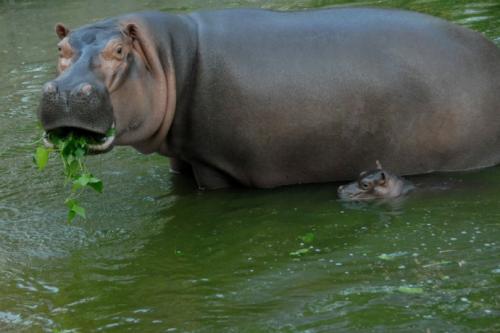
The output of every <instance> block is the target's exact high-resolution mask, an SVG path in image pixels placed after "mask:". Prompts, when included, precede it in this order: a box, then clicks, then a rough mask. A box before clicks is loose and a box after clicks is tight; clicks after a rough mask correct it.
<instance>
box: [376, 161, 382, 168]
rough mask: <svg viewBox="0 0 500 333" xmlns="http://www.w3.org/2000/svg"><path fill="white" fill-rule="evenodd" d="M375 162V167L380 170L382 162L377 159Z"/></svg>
mask: <svg viewBox="0 0 500 333" xmlns="http://www.w3.org/2000/svg"><path fill="white" fill-rule="evenodd" d="M375 164H377V169H379V170H382V164H380V161H379V160H377V161H376V162H375Z"/></svg>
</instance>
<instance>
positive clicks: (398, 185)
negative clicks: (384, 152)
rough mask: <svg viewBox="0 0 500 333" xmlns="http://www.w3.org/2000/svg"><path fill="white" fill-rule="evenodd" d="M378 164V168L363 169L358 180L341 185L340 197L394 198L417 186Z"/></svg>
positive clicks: (347, 198) (351, 198)
mask: <svg viewBox="0 0 500 333" xmlns="http://www.w3.org/2000/svg"><path fill="white" fill-rule="evenodd" d="M377 164H378V165H377V169H374V170H370V171H363V172H361V173H360V175H359V177H358V179H357V180H356V181H354V182H351V183H349V184H347V185H342V186H339V188H338V190H337V193H338V196H339V198H340V199H342V200H352V201H363V200H375V199H393V198H397V197H400V196H403V195H405V194H407V193H408V192H410V191H412V190H413V189H414V188H415V187H414V186H413V185H412V184H411V183H410V182H409V181H407V180H405V179H403V178H401V177H399V176H397V175H395V174H392V173H390V172H387V171H386V170H384V169H383V168H382V166H381V165H380V164H379V163H377Z"/></svg>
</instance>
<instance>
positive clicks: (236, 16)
mask: <svg viewBox="0 0 500 333" xmlns="http://www.w3.org/2000/svg"><path fill="white" fill-rule="evenodd" d="M123 21H126V22H130V21H133V22H140V24H139V27H144V29H146V30H147V31H148V34H147V37H141V38H149V39H150V40H149V43H150V44H151V45H153V46H152V47H151V46H150V47H148V48H147V50H148V51H147V52H146V56H145V58H146V59H149V58H151V57H150V56H149V58H148V54H147V53H148V52H151V49H156V52H157V54H156V55H155V56H157V57H158V59H159V62H160V63H161V65H162V68H163V74H161V75H163V77H164V78H165V77H167V79H165V81H166V82H167V84H163V83H162V85H161V86H162V87H163V86H166V88H162V89H164V91H160V92H159V93H158V94H155V95H154V96H153V97H152V98H149V99H162V98H163V99H166V100H167V102H164V101H162V102H163V104H162V103H159V105H162V106H160V107H159V108H160V109H161V108H163V109H162V110H161V111H162V112H165V113H166V114H167V115H168V116H167V118H171V119H170V120H169V122H168V126H167V125H165V126H162V127H161V129H157V128H152V129H151V131H150V132H151V135H152V136H153V135H156V136H158V133H162V137H163V141H162V142H161V144H159V143H158V139H155V140H154V142H155V144H154V145H151V146H147V142H148V141H147V138H146V137H144V138H143V139H141V140H135V142H133V141H134V140H127V139H126V136H127V133H132V131H133V130H134V126H135V125H137V124H136V123H130V122H129V123H128V124H127V123H124V122H123V121H120V119H122V118H123V117H122V116H121V115H117V113H123V112H127V113H134V112H139V111H136V108H135V109H132V108H130V109H128V110H127V109H126V108H125V107H123V105H125V104H127V103H129V102H130V101H129V100H128V99H134V98H135V99H140V98H142V97H141V96H142V95H141V94H134V93H131V91H130V90H131V89H130V88H127V91H128V93H127V94H126V95H120V99H118V97H117V96H118V94H115V93H114V92H110V96H111V102H112V104H113V109H114V111H113V112H114V114H115V119H117V121H116V127H117V133H118V134H117V142H116V144H129V145H132V146H135V147H136V148H138V149H139V150H141V151H144V152H159V153H161V154H164V155H167V156H169V157H171V158H173V159H175V161H176V165H184V166H190V167H192V169H193V171H194V174H195V177H196V179H197V182H198V184H199V186H200V187H203V188H220V187H225V186H229V185H230V184H233V183H239V184H243V185H246V186H252V187H263V188H267V187H275V186H280V185H288V184H299V183H314V182H330V181H339V180H349V179H354V178H356V176H357V175H358V173H359V171H361V170H365V169H367V168H369V166H370V165H371V164H372V163H373V161H374V160H375V159H379V160H380V161H381V162H382V163H383V164H384V165H386V166H388V167H389V168H390V169H391V170H392V171H393V172H395V173H396V174H401V175H409V174H421V173H428V172H432V171H454V170H467V169H475V168H481V167H487V166H492V165H495V164H498V163H499V162H500V50H499V49H498V48H497V47H496V46H495V45H494V44H493V43H491V42H490V41H488V40H487V39H486V38H484V37H482V36H481V35H480V34H479V33H476V32H472V31H470V30H468V29H465V28H462V27H459V26H456V25H453V24H451V23H448V22H446V21H444V20H441V19H438V18H434V17H431V16H427V15H422V14H418V13H413V12H407V11H399V10H382V9H362V8H356V9H353V8H344V9H331V10H319V11H304V12H273V11H265V10H222V11H212V12H210V11H208V12H199V13H192V14H188V15H169V14H162V13H142V14H132V15H129V16H125V17H121V18H115V19H111V20H108V21H104V22H101V23H98V24H96V25H99V26H100V29H103V28H104V29H116V30H117V31H119V30H120V29H121V28H120V27H122V26H123V24H122V23H121V22H123ZM93 26H95V25H91V26H87V27H83V28H81V29H89V27H90V28H92V27H93ZM81 29H79V30H76V31H75V32H79V31H81ZM72 34H73V33H71V34H69V43H70V44H72V45H73V44H74V43H72V40H71V36H72ZM76 35H77V34H75V36H76ZM80 35H83V34H81V33H80ZM145 35H146V34H143V36H145ZM75 38H76V37H75ZM103 38H104V37H103ZM131 52H132V51H131ZM76 63H77V62H75V64H76ZM135 67H140V66H135ZM135 67H133V66H130V70H129V71H130V72H131V74H128V75H129V78H126V80H140V79H141V75H137V74H134V72H133V71H134V70H135V69H134V68H135ZM146 67H147V66H146ZM150 67H153V69H152V70H151V72H155V69H154V67H155V66H150ZM70 70H71V68H70ZM160 72H162V71H160ZM68 75H71V74H68V73H63V74H62V75H61V76H62V77H64V76H66V77H67V76H68ZM148 75H149V74H148ZM155 75H159V74H158V73H157V74H155ZM153 77H155V76H153ZM58 80H59V79H57V80H55V81H54V82H56V83H57V82H58ZM152 82H154V80H153V81H152ZM162 82H163V81H162ZM168 82H170V84H168ZM174 82H175V89H174V87H173V86H172V85H173V83H174ZM116 89H117V91H119V90H120V88H119V87H118V88H116ZM123 99H125V101H122V102H120V101H121V100H123ZM117 103H121V105H122V107H120V108H118V107H116V105H115V104H117ZM134 103H136V102H134ZM132 104H133V103H132ZM148 105H149V104H148ZM41 110H42V111H41V118H42V123H43V119H44V104H43V103H42V108H41ZM144 112H147V111H144ZM45 113H48V111H47V112H45ZM129 118H130V119H133V118H134V117H130V116H128V117H127V119H129ZM120 122H121V123H120ZM140 124H142V123H140ZM44 125H45V124H44ZM68 126H70V125H68ZM71 126H72V127H73V126H76V125H74V124H73V123H71ZM148 126H151V125H148ZM45 127H46V129H47V130H52V129H53V128H52V127H51V126H50V125H46V126H45ZM76 127H78V126H76ZM143 132H144V133H146V132H147V131H143ZM120 138H121V139H120ZM137 142H139V144H137Z"/></svg>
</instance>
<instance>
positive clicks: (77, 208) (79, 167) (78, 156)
mask: <svg viewBox="0 0 500 333" xmlns="http://www.w3.org/2000/svg"><path fill="white" fill-rule="evenodd" d="M49 139H50V142H52V143H53V145H54V148H46V147H44V146H40V147H37V148H36V151H35V156H34V162H35V164H36V165H37V167H38V169H39V170H40V171H43V170H44V169H45V167H46V166H47V163H48V160H49V156H50V154H51V153H53V152H57V153H58V155H59V157H60V158H61V160H62V163H63V170H64V176H65V184H66V185H70V187H71V191H70V194H69V195H68V197H67V198H66V200H65V201H64V203H65V204H66V206H67V207H68V221H69V222H71V221H73V219H74V218H75V217H76V216H80V217H81V218H83V219H85V218H86V213H85V208H83V207H82V206H81V205H80V202H79V201H78V198H79V197H80V195H81V194H82V193H83V191H85V190H86V189H89V188H90V189H92V190H94V191H96V192H98V193H102V191H103V183H102V181H101V180H100V179H99V178H97V177H95V176H94V175H93V174H92V173H90V172H89V171H88V170H87V167H86V166H85V163H84V159H85V156H86V155H87V153H88V145H89V143H90V142H89V139H87V138H85V137H82V136H77V135H75V134H72V133H71V134H69V135H68V136H65V137H57V136H55V135H51V136H50V137H49Z"/></svg>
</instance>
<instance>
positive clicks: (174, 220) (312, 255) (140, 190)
mask: <svg viewBox="0 0 500 333" xmlns="http://www.w3.org/2000/svg"><path fill="white" fill-rule="evenodd" d="M339 4H347V2H343V1H321V0H312V1H298V0H296V1H290V0H288V1H273V2H271V1H262V0H249V1H241V2H236V1H226V0H215V1H201V0H197V1H195V0H191V1H159V0H150V1H146V0H141V1H132V0H127V1H120V2H112V1H97V0H92V1H44V2H43V3H42V2H41V1H14V0H11V1H6V0H4V1H1V2H0V78H1V80H0V111H1V112H0V332H471V331H477V332H500V252H499V250H500V168H492V169H488V170H484V171H481V172H475V173H465V174H453V175H435V176H427V177H421V178H416V179H414V181H415V182H416V183H417V184H419V186H420V188H421V189H422V190H421V191H420V192H417V193H415V194H414V195H412V196H410V197H409V198H407V199H406V200H404V201H402V202H395V203H393V204H391V205H342V204H341V203H339V202H338V201H337V200H336V198H335V185H332V184H325V185H314V186H297V187H290V188H282V189H277V190H269V191H262V190H241V189H240V190H227V191H218V192H206V193H201V192H198V191H196V190H195V189H194V184H193V183H192V182H190V181H189V180H185V179H179V178H176V177H173V176H171V175H170V174H169V173H168V162H167V160H166V159H164V158H161V157H158V156H143V155H140V154H138V153H136V152H135V151H133V150H132V149H130V148H118V149H115V150H113V151H112V152H111V153H109V154H106V155H104V156H98V157H93V158H92V159H91V160H89V164H90V167H91V169H92V170H93V171H94V172H95V173H96V174H97V175H99V176H100V177H102V179H103V180H104V182H105V186H106V189H105V193H104V194H103V195H101V196H99V197H96V196H94V195H93V194H89V195H88V196H87V197H85V200H83V201H84V202H86V206H87V209H88V215H89V219H88V220H87V221H78V222H76V223H73V224H68V223H66V220H65V218H66V208H65V207H64V205H63V201H64V198H65V196H66V194H67V191H66V190H65V189H64V188H63V185H62V181H63V179H62V176H61V168H60V166H59V165H58V161H56V160H52V161H51V163H50V165H49V168H48V169H47V170H46V171H45V172H44V173H39V172H38V171H36V170H35V168H34V166H33V164H32V162H31V154H32V152H33V150H34V147H35V145H34V144H33V142H35V141H36V140H38V138H39V133H40V130H39V129H38V128H37V125H36V117H35V114H34V111H35V109H36V107H37V104H38V99H39V97H40V93H39V92H40V89H41V85H42V84H43V83H44V82H45V81H47V80H49V79H50V78H53V77H54V75H55V58H56V46H55V43H56V38H55V35H54V32H53V27H54V24H55V23H56V22H65V23H67V24H69V25H70V26H72V27H75V26H79V25H81V24H84V23H88V22H92V21H94V20H97V19H99V18H104V17H108V16H112V15H118V14H121V13H125V12H130V11H138V10H145V9H155V10H164V11H172V12H183V11H188V10H194V9H200V8H221V7H238V6H246V7H265V8H275V9H281V10H286V9H302V8H313V7H314V8H317V7H329V6H335V5H339ZM355 4H359V5H370V6H384V7H398V8H406V9H413V10H418V11H422V12H426V13H430V14H433V15H437V16H440V17H444V18H446V19H449V20H452V21H454V22H456V23H458V24H461V25H465V26H468V27H470V28H472V29H475V30H478V31H481V32H483V33H484V34H485V35H486V36H487V37H489V38H490V39H492V40H494V41H495V42H496V43H497V44H498V45H500V4H499V3H498V2H497V1H484V2H470V1H448V0H446V1H432V0H415V1H411V0H406V1H403V0H400V1H364V2H356V3H355ZM499 79H500V78H499ZM499 112H500V110H499ZM499 149H500V147H499ZM402 158H404V157H402ZM311 234H312V235H313V236H314V237H313V236H312V235H311ZM304 240H305V241H307V242H306V243H304ZM304 249H305V250H304ZM296 251H298V252H299V253H302V255H301V256H293V255H290V253H292V252H296Z"/></svg>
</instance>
